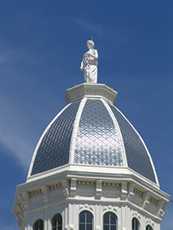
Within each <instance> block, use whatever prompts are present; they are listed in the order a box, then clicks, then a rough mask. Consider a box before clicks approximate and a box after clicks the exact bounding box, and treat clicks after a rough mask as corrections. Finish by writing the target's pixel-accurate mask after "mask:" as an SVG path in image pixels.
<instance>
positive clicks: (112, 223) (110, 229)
mask: <svg viewBox="0 0 173 230" xmlns="http://www.w3.org/2000/svg"><path fill="white" fill-rule="evenodd" d="M116 229H117V216H116V215H115V214H114V213H113V212H106V213H105V214H104V216H103V230H116Z"/></svg>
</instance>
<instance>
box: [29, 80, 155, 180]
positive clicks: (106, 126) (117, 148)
mask: <svg viewBox="0 0 173 230" xmlns="http://www.w3.org/2000/svg"><path fill="white" fill-rule="evenodd" d="M115 96H116V92H115V91H113V90H112V89H110V88H109V87H107V86H106V85H103V84H97V85H88V84H82V85H79V86H76V87H74V88H72V89H70V90H68V91H67V102H68V104H67V106H66V107H65V108H64V109H63V110H62V111H61V112H60V113H59V114H58V115H57V116H56V117H55V118H54V119H53V120H52V121H51V123H50V124H49V125H48V127H47V128H46V130H45V131H44V133H43V135H42V136H41V138H40V140H39V142H38V144H37V146H36V149H35V152H34V155H33V159H32V162H31V166H30V172H29V176H33V175H35V174H38V173H43V172H45V171H48V170H51V169H55V168H57V167H60V166H64V165H67V164H71V165H82V166H95V167H105V166H106V168H109V167H128V168H130V169H132V170H134V171H136V172H137V173H139V174H140V175H142V176H144V177H145V178H147V179H149V180H150V181H152V182H154V183H158V182H157V175H156V173H155V169H154V165H153V163H152V159H151V156H150V154H149V152H148V150H147V148H146V146H145V144H144V142H143V140H142V138H141V136H140V135H139V134H138V132H137V131H136V130H135V128H134V127H133V126H132V125H131V123H130V122H129V121H128V120H127V118H126V117H125V116H124V115H123V114H122V113H121V112H120V111H119V109H118V108H117V107H116V106H115V105H113V100H114V98H115Z"/></svg>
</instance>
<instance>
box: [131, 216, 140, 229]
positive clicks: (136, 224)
mask: <svg viewBox="0 0 173 230" xmlns="http://www.w3.org/2000/svg"><path fill="white" fill-rule="evenodd" d="M139 229H140V223H139V220H138V219H137V218H135V217H134V218H133V219H132V230H139Z"/></svg>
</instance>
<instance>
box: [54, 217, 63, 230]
mask: <svg viewBox="0 0 173 230" xmlns="http://www.w3.org/2000/svg"><path fill="white" fill-rule="evenodd" d="M52 230H62V216H61V214H59V213H58V214H56V215H55V216H54V217H53V218H52Z"/></svg>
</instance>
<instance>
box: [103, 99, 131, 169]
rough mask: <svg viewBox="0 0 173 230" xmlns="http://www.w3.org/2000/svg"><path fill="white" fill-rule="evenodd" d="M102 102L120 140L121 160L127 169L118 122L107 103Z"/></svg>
mask: <svg viewBox="0 0 173 230" xmlns="http://www.w3.org/2000/svg"><path fill="white" fill-rule="evenodd" d="M102 102H103V104H104V105H105V107H106V109H107V110H108V112H109V114H110V117H111V119H112V121H113V124H114V127H115V130H117V132H118V136H119V139H120V143H119V144H120V145H122V150H123V151H122V158H123V165H124V166H126V167H128V162H127V157H126V150H125V146H124V141H123V136H122V133H121V129H120V127H119V124H118V121H117V119H116V118H115V116H114V113H113V112H112V110H111V108H110V106H109V103H107V102H106V101H105V100H103V99H102Z"/></svg>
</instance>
